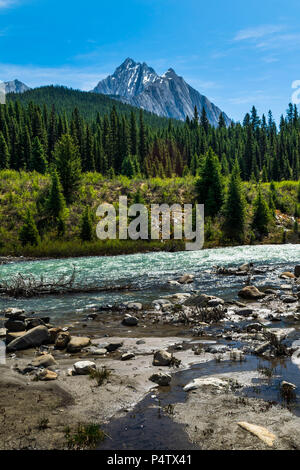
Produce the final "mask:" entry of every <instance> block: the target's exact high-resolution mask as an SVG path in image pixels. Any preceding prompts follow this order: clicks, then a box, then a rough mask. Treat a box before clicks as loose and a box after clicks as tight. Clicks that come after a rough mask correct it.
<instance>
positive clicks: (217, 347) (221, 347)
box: [205, 344, 230, 354]
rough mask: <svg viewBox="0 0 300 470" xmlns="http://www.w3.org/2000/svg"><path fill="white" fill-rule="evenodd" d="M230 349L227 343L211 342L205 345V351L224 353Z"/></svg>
mask: <svg viewBox="0 0 300 470" xmlns="http://www.w3.org/2000/svg"><path fill="white" fill-rule="evenodd" d="M229 350H230V348H229V347H228V346H226V344H210V345H208V346H206V347H205V351H206V352H209V353H211V354H217V353H219V354H223V353H225V352H227V351H229Z"/></svg>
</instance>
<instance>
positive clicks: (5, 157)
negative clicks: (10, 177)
mask: <svg viewBox="0 0 300 470" xmlns="http://www.w3.org/2000/svg"><path fill="white" fill-rule="evenodd" d="M8 167H9V151H8V147H7V144H6V142H5V139H4V136H3V134H2V132H0V170H5V169H6V168H8Z"/></svg>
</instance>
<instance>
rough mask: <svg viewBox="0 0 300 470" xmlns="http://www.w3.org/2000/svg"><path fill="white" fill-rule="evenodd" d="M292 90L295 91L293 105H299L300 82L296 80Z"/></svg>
mask: <svg viewBox="0 0 300 470" xmlns="http://www.w3.org/2000/svg"><path fill="white" fill-rule="evenodd" d="M292 88H293V89H295V91H294V92H293V93H292V103H293V104H296V105H298V104H300V80H294V81H293V83H292Z"/></svg>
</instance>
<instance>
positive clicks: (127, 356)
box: [121, 352, 135, 361]
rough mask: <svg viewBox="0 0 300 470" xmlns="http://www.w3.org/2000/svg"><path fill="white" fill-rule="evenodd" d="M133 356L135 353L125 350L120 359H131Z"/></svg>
mask: <svg viewBox="0 0 300 470" xmlns="http://www.w3.org/2000/svg"><path fill="white" fill-rule="evenodd" d="M134 357H135V355H134V354H133V353H131V352H127V353H124V354H122V356H121V361H129V360H130V359H133V358H134Z"/></svg>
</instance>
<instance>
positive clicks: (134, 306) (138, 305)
mask: <svg viewBox="0 0 300 470" xmlns="http://www.w3.org/2000/svg"><path fill="white" fill-rule="evenodd" d="M126 307H127V309H128V310H143V304H141V303H140V302H128V304H126Z"/></svg>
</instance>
